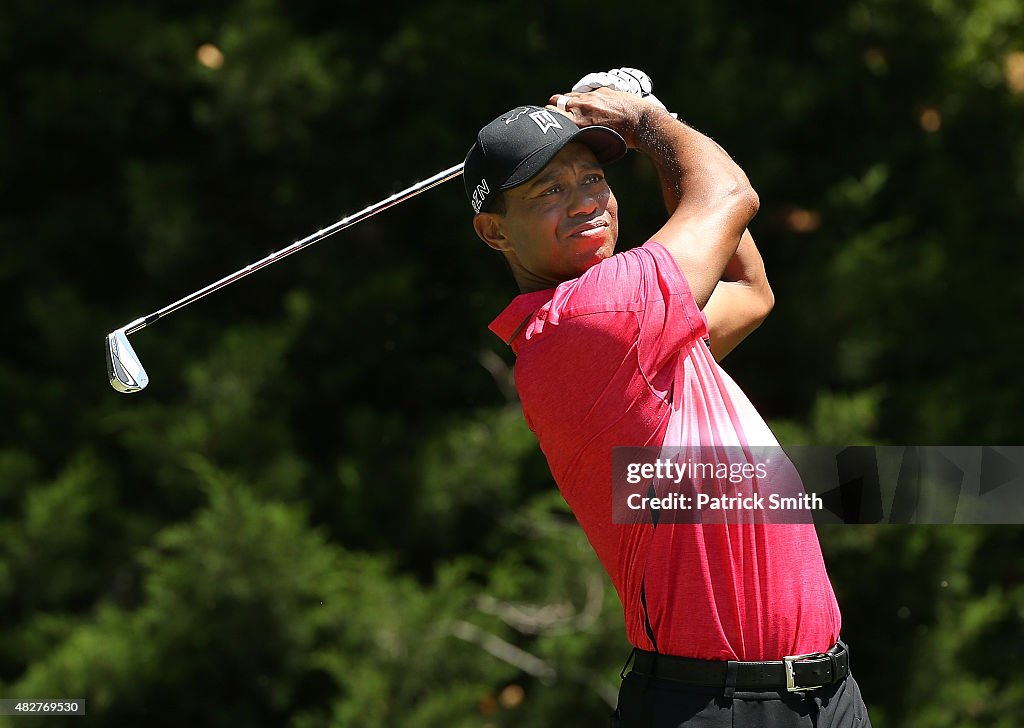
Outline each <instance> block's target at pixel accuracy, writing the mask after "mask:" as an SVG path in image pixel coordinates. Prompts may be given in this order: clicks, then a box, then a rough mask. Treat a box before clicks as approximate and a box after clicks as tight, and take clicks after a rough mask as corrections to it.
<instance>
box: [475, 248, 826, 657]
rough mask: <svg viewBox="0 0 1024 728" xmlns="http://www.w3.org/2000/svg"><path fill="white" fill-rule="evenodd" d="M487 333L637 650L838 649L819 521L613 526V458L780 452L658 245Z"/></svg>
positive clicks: (530, 305) (771, 652) (607, 265)
mask: <svg viewBox="0 0 1024 728" xmlns="http://www.w3.org/2000/svg"><path fill="white" fill-rule="evenodd" d="M490 328H491V330H492V331H494V332H495V333H496V334H497V335H498V336H499V337H501V338H502V340H503V341H505V342H506V343H509V344H510V345H511V346H512V349H513V350H514V351H515V353H516V367H515V380H516V388H517V389H518V390H519V395H520V398H521V399H522V404H523V412H524V414H525V416H526V421H527V423H528V424H529V426H530V428H531V429H532V430H533V431H534V433H535V434H536V435H537V438H538V439H539V441H540V446H541V449H542V450H543V451H544V454H545V456H546V457H547V460H548V465H549V466H550V468H551V472H552V474H553V476H554V478H555V481H556V482H557V484H558V487H559V489H560V490H561V492H562V495H563V497H564V498H565V500H566V502H567V503H568V504H569V506H570V507H571V508H572V510H573V513H574V514H575V515H576V518H577V519H578V520H579V522H580V525H581V526H582V527H583V529H584V531H585V532H586V535H587V538H588V539H589V540H590V543H591V545H592V546H593V547H594V549H595V551H596V552H597V555H598V557H599V558H600V559H601V563H602V564H603V565H604V568H605V569H606V570H607V572H608V574H609V576H610V577H611V580H612V583H613V584H614V585H615V589H616V590H617V591H618V594H619V598H620V600H621V601H622V605H623V611H624V615H625V620H626V631H627V634H628V637H629V640H630V641H631V642H632V643H633V644H634V645H636V646H638V647H641V648H643V649H647V650H653V649H655V643H656V647H657V649H658V651H660V652H662V653H667V654H674V655H682V656H686V657H697V658H703V659H711V660H776V659H779V658H781V657H782V656H784V655H796V654H805V653H809V652H819V651H825V650H827V649H828V648H829V647H831V646H832V645H833V644H835V642H836V639H837V637H838V635H839V627H840V615H839V608H838V606H837V604H836V599H835V595H834V594H833V591H832V585H831V584H830V583H829V580H828V575H827V574H826V572H825V565H824V562H823V560H822V556H821V548H820V546H819V544H818V539H817V534H816V532H815V530H814V526H813V525H812V524H807V525H803V524H794V525H790V524H785V525H778V524H777V525H766V524H764V523H740V524H731V523H730V524H717V525H712V524H704V525H689V524H676V525H671V524H665V523H663V524H661V525H659V526H657V527H655V526H653V525H652V524H650V523H647V524H631V525H615V524H613V523H612V484H611V478H612V448H613V447H618V446H638V447H644V446H663V445H670V446H676V445H678V446H687V445H690V446H693V445H698V446H699V445H701V444H703V445H708V444H716V445H758V446H759V445H775V444H777V442H776V440H775V438H774V436H773V435H772V433H771V431H770V430H769V429H768V426H767V425H766V424H765V422H764V420H763V419H762V418H761V416H760V415H759V414H758V413H757V411H756V410H755V409H754V407H753V405H751V403H750V401H749V400H748V399H747V397H746V396H745V395H744V394H743V392H742V391H741V390H740V389H739V387H738V386H737V385H736V384H735V382H733V380H732V379H731V378H730V377H729V376H728V375H727V374H726V373H725V371H723V370H722V369H721V367H719V366H718V364H717V363H716V362H715V361H714V358H713V357H712V355H711V353H710V351H709V350H708V347H707V346H706V345H705V344H704V342H703V339H704V337H706V336H707V323H706V320H705V318H704V315H703V313H702V312H701V311H700V310H699V309H698V307H697V304H696V302H695V301H694V299H693V295H692V294H691V293H690V289H689V286H688V285H687V283H686V280H685V278H684V277H683V274H682V273H681V272H680V270H679V268H678V267H677V265H676V263H675V260H674V259H673V258H672V256H671V254H669V252H668V251H667V250H666V249H665V248H664V247H662V246H661V245H659V244H658V243H655V242H648V243H647V244H646V245H644V246H643V247H641V248H635V249H633V250H629V251H627V252H624V253H619V254H617V255H614V256H612V257H611V258H609V259H607V260H605V261H603V262H601V263H600V264H599V265H597V266H594V267H593V268H591V269H590V270H588V271H587V272H586V273H584V274H583V275H582V276H580V277H579V278H575V279H573V280H570V281H566V282H565V283H562V284H561V285H560V286H558V287H557V288H555V289H551V290H546V291H537V292H534V293H527V294H523V295H521V296H518V297H516V298H515V299H514V300H513V301H512V303H511V304H509V306H508V308H506V309H505V311H504V312H502V314H501V315H500V316H498V318H496V319H495V320H494V321H493V322H492V323H491V326H490ZM641 590H642V591H643V594H644V596H645V598H646V614H645V609H644V605H643V604H642V600H641ZM645 617H646V618H645ZM648 625H649V627H650V629H651V631H652V633H653V638H654V639H653V640H652V639H651V637H650V636H648V631H647V630H648Z"/></svg>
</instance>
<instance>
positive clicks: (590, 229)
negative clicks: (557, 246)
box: [568, 220, 608, 238]
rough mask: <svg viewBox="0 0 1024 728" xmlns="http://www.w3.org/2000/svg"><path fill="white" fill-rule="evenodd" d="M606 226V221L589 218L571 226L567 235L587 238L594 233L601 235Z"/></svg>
mask: <svg viewBox="0 0 1024 728" xmlns="http://www.w3.org/2000/svg"><path fill="white" fill-rule="evenodd" d="M607 228H608V223H607V222H605V221H604V220H591V221H590V222H585V223H583V224H582V225H579V226H577V227H575V228H573V229H572V232H570V233H569V235H568V237H570V238H589V237H592V236H595V235H602V234H603V233H604V231H605V230H606V229H607Z"/></svg>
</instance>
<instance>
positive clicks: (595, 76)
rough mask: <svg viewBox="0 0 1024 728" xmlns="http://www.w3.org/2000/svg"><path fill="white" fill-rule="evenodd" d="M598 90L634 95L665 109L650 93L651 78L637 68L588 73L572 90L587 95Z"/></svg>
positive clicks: (652, 84) (652, 86)
mask: <svg viewBox="0 0 1024 728" xmlns="http://www.w3.org/2000/svg"><path fill="white" fill-rule="evenodd" d="M599 88H610V89H614V90H616V91H624V92H626V93H629V94H634V95H636V96H639V97H640V98H642V99H647V100H648V101H650V102H652V103H655V104H657V105H658V106H660V107H661V108H663V109H664V108H665V104H663V103H661V100H660V99H659V98H658V97H657V96H655V95H654V94H652V93H651V89H652V88H654V83H653V82H652V81H651V77H650V76H648V75H647V74H646V73H644V72H643V71H641V70H640V69H639V68H613V69H612V70H610V71H599V72H597V73H588V74H587V75H586V76H584V77H583V78H581V79H580V80H579V81H577V82H576V85H575V86H573V87H572V90H573V91H576V92H578V93H587V92H588V91H594V90H595V89H599ZM666 111H667V109H666ZM672 116H675V114H672Z"/></svg>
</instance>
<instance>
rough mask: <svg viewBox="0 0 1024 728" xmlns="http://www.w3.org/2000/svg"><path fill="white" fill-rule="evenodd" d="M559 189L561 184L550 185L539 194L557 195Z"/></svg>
mask: <svg viewBox="0 0 1024 728" xmlns="http://www.w3.org/2000/svg"><path fill="white" fill-rule="evenodd" d="M561 191H562V185H551V186H550V187H548V188H547V189H546V190H544V191H543V192H542V193H541V194H542V195H557V194H558V193H559V192H561Z"/></svg>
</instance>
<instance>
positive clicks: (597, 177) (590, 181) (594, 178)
mask: <svg viewBox="0 0 1024 728" xmlns="http://www.w3.org/2000/svg"><path fill="white" fill-rule="evenodd" d="M603 181H604V177H602V176H601V175H599V174H591V175H588V176H587V178H586V182H587V183H588V184H594V183H597V182H603Z"/></svg>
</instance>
